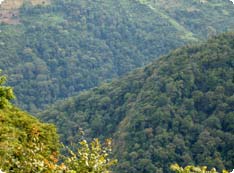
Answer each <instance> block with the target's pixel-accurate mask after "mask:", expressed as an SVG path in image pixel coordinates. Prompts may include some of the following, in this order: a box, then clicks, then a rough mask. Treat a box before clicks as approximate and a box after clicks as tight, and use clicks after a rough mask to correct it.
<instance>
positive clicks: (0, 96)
mask: <svg viewBox="0 0 234 173" xmlns="http://www.w3.org/2000/svg"><path fill="white" fill-rule="evenodd" d="M0 74H1V70H0ZM5 82H6V77H5V76H0V109H2V108H4V107H10V106H11V104H10V102H9V101H10V100H11V99H13V98H15V96H14V93H13V90H12V88H11V87H7V86H4V85H3V84H4V83H5Z"/></svg>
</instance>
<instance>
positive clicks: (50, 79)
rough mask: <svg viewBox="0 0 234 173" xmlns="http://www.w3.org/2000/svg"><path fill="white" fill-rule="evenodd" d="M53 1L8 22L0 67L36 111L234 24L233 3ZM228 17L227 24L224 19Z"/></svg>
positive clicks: (29, 107)
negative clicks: (173, 5) (14, 23)
mask: <svg viewBox="0 0 234 173" xmlns="http://www.w3.org/2000/svg"><path fill="white" fill-rule="evenodd" d="M176 4H177V5H176V6H175V7H172V5H171V2H170V1H157V4H156V5H155V4H154V3H152V2H148V1H142V0H135V1H134V0H118V1H116V0H108V1H107V0H99V1H94V0H52V3H51V5H49V6H36V7H32V6H30V5H29V4H26V5H24V6H23V7H22V9H21V10H20V16H19V19H20V22H21V24H18V25H7V24H1V25H0V30H1V32H0V40H1V41H0V68H1V69H3V70H4V73H6V74H7V75H8V76H9V80H10V81H9V85H11V86H13V87H14V88H15V91H16V95H17V101H16V103H17V105H20V107H21V108H23V109H27V110H30V111H31V112H36V111H37V109H38V108H43V107H44V106H45V105H47V104H49V103H53V102H54V101H56V100H58V99H61V98H65V97H67V96H72V95H74V94H76V93H78V92H79V91H81V90H84V89H88V88H91V87H94V86H97V85H98V84H99V83H100V82H101V81H107V80H110V79H112V78H114V77H117V76H120V75H123V74H125V73H126V72H128V71H130V70H133V69H134V68H136V67H140V66H142V65H144V64H146V63H148V62H150V61H152V60H153V59H155V58H156V57H158V56H159V55H162V54H165V53H167V52H168V51H169V50H172V49H174V48H176V47H178V46H180V45H183V44H185V43H188V42H191V41H200V40H202V39H204V38H206V37H208V36H210V35H214V34H215V33H216V32H222V31H227V30H229V29H230V28H232V27H234V11H233V6H232V5H231V2H229V1H228V0H226V1H221V0H220V1H214V2H213V1H212V2H207V3H201V2H198V1H189V2H188V1H185V0H177V2H176ZM224 23H225V24H224Z"/></svg>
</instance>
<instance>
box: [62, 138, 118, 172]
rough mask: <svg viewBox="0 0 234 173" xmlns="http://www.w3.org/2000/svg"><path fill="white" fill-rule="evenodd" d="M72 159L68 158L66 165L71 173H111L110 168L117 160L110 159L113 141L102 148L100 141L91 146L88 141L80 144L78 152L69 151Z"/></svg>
mask: <svg viewBox="0 0 234 173" xmlns="http://www.w3.org/2000/svg"><path fill="white" fill-rule="evenodd" d="M68 151H69V153H70V155H71V156H70V157H66V158H65V161H64V164H65V165H66V168H67V170H68V172H70V173H80V172H82V173H110V167H111V166H113V165H114V164H115V163H116V160H111V159H110V158H109V153H110V152H111V140H110V139H108V140H106V142H105V146H102V145H101V144H100V142H99V140H98V139H94V140H93V141H92V142H91V143H90V144H88V142H87V141H86V140H83V141H81V142H80V147H79V148H78V151H77V152H73V151H72V150H70V149H68Z"/></svg>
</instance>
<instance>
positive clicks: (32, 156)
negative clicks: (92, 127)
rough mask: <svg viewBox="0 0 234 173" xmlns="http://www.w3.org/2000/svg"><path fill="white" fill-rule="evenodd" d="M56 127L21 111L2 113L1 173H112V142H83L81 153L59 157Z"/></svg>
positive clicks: (11, 109) (6, 110) (5, 109)
mask: <svg viewBox="0 0 234 173" xmlns="http://www.w3.org/2000/svg"><path fill="white" fill-rule="evenodd" d="M59 149H60V144H59V141H58V135H57V133H56V130H55V128H54V126H52V125H50V124H45V123H40V122H39V121H38V120H37V119H36V118H33V117H31V116H30V115H28V114H27V113H25V112H22V111H20V110H19V109H17V108H14V107H11V108H3V109H1V110H0V170H4V171H5V172H6V173H60V172H64V171H66V172H67V173H81V172H82V173H109V172H110V169H111V166H113V165H114V164H115V163H116V160H113V159H111V158H110V153H111V140H109V139H108V140H106V142H105V144H104V145H102V144H101V143H100V142H99V140H98V139H94V140H93V141H92V142H91V143H90V144H89V143H87V142H86V141H85V140H83V141H81V142H80V146H79V148H78V151H77V152H76V151H75V152H74V151H72V150H71V149H69V148H68V147H67V150H68V153H69V155H67V156H64V155H62V154H60V153H59Z"/></svg>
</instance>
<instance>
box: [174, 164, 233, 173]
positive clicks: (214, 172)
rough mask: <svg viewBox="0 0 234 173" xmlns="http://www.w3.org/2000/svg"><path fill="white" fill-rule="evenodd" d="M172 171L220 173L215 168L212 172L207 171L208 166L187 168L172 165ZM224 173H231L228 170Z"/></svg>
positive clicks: (181, 172) (179, 172)
mask: <svg viewBox="0 0 234 173" xmlns="http://www.w3.org/2000/svg"><path fill="white" fill-rule="evenodd" d="M170 168H171V170H172V171H174V172H176V173H218V172H217V171H216V169H215V168H212V169H211V170H210V171H209V170H207V166H201V167H197V166H186V167H185V168H182V167H180V166H179V165H178V164H172V165H171V166H170ZM222 173H229V172H228V171H226V170H223V171H222Z"/></svg>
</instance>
